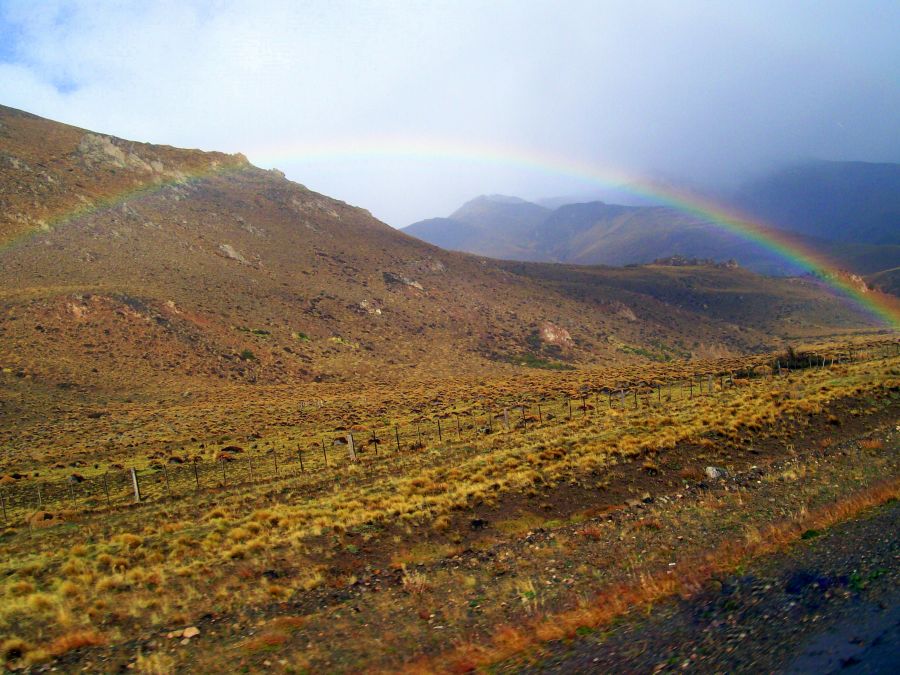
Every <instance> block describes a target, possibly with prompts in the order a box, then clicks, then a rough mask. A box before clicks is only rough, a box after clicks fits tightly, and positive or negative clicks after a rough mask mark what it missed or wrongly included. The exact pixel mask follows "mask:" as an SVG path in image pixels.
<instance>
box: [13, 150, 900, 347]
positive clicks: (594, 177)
mask: <svg viewBox="0 0 900 675" xmlns="http://www.w3.org/2000/svg"><path fill="white" fill-rule="evenodd" d="M250 155H251V156H252V157H254V158H256V159H257V161H259V162H260V164H262V165H263V166H270V167H271V166H272V165H274V164H276V163H281V162H307V163H308V162H317V161H333V160H346V161H358V160H360V159H367V158H373V159H377V158H389V157H390V158H397V157H399V158H409V159H413V160H422V161H425V160H428V161H433V160H435V159H437V160H451V161H453V160H455V161H461V162H474V163H481V164H489V165H498V166H505V167H514V168H519V169H526V170H531V171H536V172H541V173H545V174H549V175H553V176H566V177H571V178H575V179H577V180H580V181H584V182H588V183H592V184H597V185H601V186H603V187H607V188H615V189H620V190H624V191H627V192H629V193H631V194H633V195H635V196H639V197H645V198H648V199H650V200H652V201H654V202H656V203H660V204H664V205H666V206H669V207H671V208H674V209H676V210H678V211H681V212H683V213H686V214H690V215H692V216H695V217H697V218H699V219H701V220H703V221H706V222H709V223H711V224H713V225H716V226H718V227H720V228H722V229H723V230H726V231H728V232H732V233H734V234H736V235H738V236H740V237H742V238H744V239H745V240H747V241H750V242H753V243H756V244H759V245H760V246H762V247H763V248H765V249H768V250H770V251H772V252H774V253H776V254H778V255H780V256H782V257H783V258H784V259H786V260H788V261H790V262H791V263H793V264H794V265H796V266H798V267H800V268H801V269H804V270H806V271H808V272H811V273H814V274H816V275H818V276H820V277H821V278H822V280H823V282H824V283H825V284H827V285H828V286H830V287H831V288H832V289H834V290H835V291H836V292H837V293H838V294H839V295H841V296H843V297H845V298H847V299H849V300H850V301H852V302H853V303H854V304H855V305H856V306H858V307H859V308H861V309H863V310H864V311H866V312H867V313H868V314H870V315H872V316H873V317H875V318H876V319H878V320H880V321H881V322H883V323H885V324H886V325H887V326H888V327H889V328H891V329H893V330H900V303H898V302H897V301H896V299H895V298H893V297H892V296H888V295H886V294H882V293H871V292H866V291H864V290H861V289H860V288H858V287H857V286H856V285H855V284H853V283H852V282H851V281H850V280H849V279H847V278H846V276H845V275H843V274H841V273H839V272H838V270H837V266H836V265H835V264H834V263H833V261H831V260H829V259H828V258H827V257H826V256H825V255H823V254H822V253H820V252H818V251H815V250H813V249H812V248H810V247H809V246H807V245H806V244H804V243H802V242H800V241H798V240H797V239H795V238H793V237H791V236H790V235H789V234H787V233H785V232H783V231H780V230H777V229H775V228H772V227H771V226H768V225H766V224H764V223H761V222H759V221H755V220H753V219H752V218H750V217H747V216H746V215H744V214H740V213H738V212H736V211H734V210H732V209H729V208H727V207H724V206H722V205H720V204H716V203H714V202H712V201H710V200H708V199H706V198H703V197H699V196H697V195H693V194H690V193H687V192H684V191H679V190H677V189H674V188H672V187H671V186H668V185H662V184H659V183H656V182H654V181H651V180H648V179H646V178H642V177H639V176H635V175H632V174H628V173H626V172H623V171H621V170H619V169H611V168H604V167H600V166H597V165H595V164H590V163H586V162H581V161H577V160H573V159H571V158H567V157H563V156H555V155H552V154H547V153H543V152H537V151H531V150H523V149H521V148H512V147H503V146H500V145H491V144H477V145H476V144H472V143H467V142H464V141H456V140H440V139H409V138H380V139H363V140H341V141H336V142H329V143H317V144H280V145H278V146H276V147H272V148H258V149H257V150H256V151H255V152H251V153H250ZM248 168H252V167H251V166H249V165H245V164H237V165H234V164H221V165H210V166H207V167H204V168H202V169H198V170H196V171H192V172H190V173H187V174H182V175H180V176H177V177H174V178H171V179H168V180H164V181H158V182H154V183H150V184H144V185H140V186H137V187H134V188H130V189H127V190H122V191H120V192H118V193H115V194H112V195H109V196H106V197H104V198H101V199H99V200H97V201H95V202H92V203H86V204H83V205H79V206H78V207H76V208H74V209H71V210H69V211H67V212H65V213H62V214H59V215H57V216H55V217H53V218H52V219H51V220H50V221H49V222H48V223H47V225H48V226H49V227H51V228H55V227H59V226H61V225H64V224H66V223H68V222H71V221H74V220H77V219H79V218H82V217H85V216H88V215H91V214H93V213H97V212H98V211H103V210H107V209H112V208H115V207H116V206H120V205H121V204H124V203H126V202H129V201H132V200H135V199H142V198H145V197H147V196H149V195H152V194H156V193H157V192H159V191H160V190H162V189H164V188H166V187H169V186H172V185H177V184H183V183H185V182H193V181H199V180H203V179H205V178H209V177H212V176H215V175H223V174H229V173H237V172H240V171H243V170H246V169H248ZM38 232H40V230H37V231H35V230H30V231H28V232H25V233H23V234H21V235H19V236H17V237H14V238H12V239H10V240H8V241H6V242H0V254H2V253H3V252H4V251H5V250H9V249H10V248H13V247H14V246H15V245H16V244H18V243H21V242H22V241H23V240H26V239H28V238H30V237H31V236H33V235H35V234H36V233H38Z"/></svg>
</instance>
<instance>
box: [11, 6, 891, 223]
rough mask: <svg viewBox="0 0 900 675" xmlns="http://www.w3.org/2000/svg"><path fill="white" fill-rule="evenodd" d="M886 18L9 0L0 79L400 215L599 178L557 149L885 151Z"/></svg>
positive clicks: (860, 154)
mask: <svg viewBox="0 0 900 675" xmlns="http://www.w3.org/2000/svg"><path fill="white" fill-rule="evenodd" d="M898 25H900V5H898V4H897V3H896V2H866V3H863V4H858V3H845V2H844V3H842V2H825V3H806V2H797V3H783V2H757V3H718V4H712V3H702V2H678V3H673V2H656V1H649V2H634V3H612V2H603V3H601V2H566V3H562V4H560V3H555V2H553V3H551V2H528V3H520V2H496V3H475V2H455V3H440V4H439V3H428V4H427V5H422V6H419V7H417V8H415V9H414V10H411V8H410V7H409V5H408V3H390V2H362V1H360V2H352V3H345V2H328V3H324V2H313V3H311V4H308V5H303V6H302V7H300V6H298V5H297V4H296V3H293V2H287V1H284V2H268V3H259V4H258V5H257V4H255V3H254V4H249V3H230V2H223V3H217V4H215V5H210V4H209V3H205V2H196V1H188V2H181V3H177V4H170V3H123V4H117V5H115V6H110V5H102V6H101V5H97V4H94V3H80V2H63V1H55V2H42V3H17V2H7V3H0V35H2V36H3V39H2V40H0V100H2V101H3V103H5V104H7V105H11V106H14V107H18V108H21V109H25V110H29V111H32V112H34V113H37V114H40V115H44V116H46V117H49V118H52V119H58V120H61V121H65V122H68V123H72V124H76V125H79V126H81V127H85V128H93V129H103V130H105V131H106V132H107V133H112V134H115V135H118V136H121V137H125V138H134V139H137V140H145V141H150V142H157V143H168V144H173V145H178V146H187V147H200V148H205V149H219V150H225V151H231V152H237V151H241V152H244V153H245V154H247V156H248V157H249V159H250V160H251V161H253V162H255V163H256V164H258V165H261V166H264V167H278V168H280V169H282V170H283V171H285V173H286V174H287V176H288V178H291V179H293V180H297V181H300V182H302V183H304V184H306V185H308V186H309V187H310V188H312V189H316V190H319V191H321V192H324V193H326V194H331V195H335V196H337V197H339V198H342V199H344V200H346V201H349V202H351V203H353V204H358V205H361V206H364V207H365V208H368V209H370V210H371V211H372V212H373V213H374V214H375V215H376V216H377V217H379V218H381V219H383V220H385V221H386V222H388V223H390V224H392V225H394V226H403V225H406V224H408V223H411V222H414V221H416V220H420V219H422V218H426V217H429V216H431V215H433V214H437V213H449V212H451V211H452V210H453V209H454V208H455V207H456V206H457V205H459V204H461V203H463V202H464V201H466V200H467V199H469V198H471V196H472V195H475V194H482V193H502V194H515V195H521V196H523V197H525V198H529V199H539V198H542V197H552V196H554V195H585V194H597V190H598V188H608V187H610V186H608V185H607V186H604V185H600V186H598V185H596V184H595V183H592V182H591V181H589V180H585V179H582V178H579V177H577V176H573V175H570V174H566V173H565V172H561V171H560V169H559V164H560V163H565V161H571V162H579V163H583V164H586V165H590V166H596V167H600V168H601V169H615V170H616V171H621V172H625V173H631V174H637V175H641V176H643V175H651V176H653V178H654V179H656V180H659V179H660V178H663V180H670V181H673V182H675V183H676V184H687V185H694V186H700V187H702V188H704V189H709V188H714V189H716V190H731V189H733V188H735V187H736V186H738V185H740V184H742V183H744V182H745V181H746V180H748V179H750V178H753V177H757V176H760V175H763V174H765V173H768V172H769V171H771V170H772V169H773V168H778V167H782V166H785V165H789V164H792V163H794V162H796V161H799V160H804V159H807V158H819V159H833V160H862V161H869V162H896V161H898V159H900V128H898V125H897V123H896V120H897V119H900V88H898V87H897V86H896V83H897V81H898V80H900V42H898V41H897V40H896V27H897V26H898ZM298 36H302V39H298ZM111 103H114V104H111ZM401 141H402V142H401ZM548 158H557V160H559V161H556V160H553V159H548ZM626 192H627V191H626ZM598 196H599V197H600V198H601V199H603V200H604V201H613V202H619V203H630V202H629V201H628V200H627V199H625V198H623V197H622V195H621V194H620V198H611V195H609V194H604V193H601V194H600V195H598ZM612 196H614V195H612ZM625 196H627V195H625Z"/></svg>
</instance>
